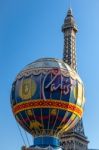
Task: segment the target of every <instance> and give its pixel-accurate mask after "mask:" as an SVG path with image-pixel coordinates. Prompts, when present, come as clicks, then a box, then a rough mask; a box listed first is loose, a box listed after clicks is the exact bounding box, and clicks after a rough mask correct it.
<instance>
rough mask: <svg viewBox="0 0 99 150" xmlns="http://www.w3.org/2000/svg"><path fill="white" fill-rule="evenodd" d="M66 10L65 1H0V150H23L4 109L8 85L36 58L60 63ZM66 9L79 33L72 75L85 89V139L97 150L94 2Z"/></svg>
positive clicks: (98, 42)
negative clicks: (76, 68)
mask: <svg viewBox="0 0 99 150" xmlns="http://www.w3.org/2000/svg"><path fill="white" fill-rule="evenodd" d="M67 9H68V0H17V1H16V0H9V1H8V0H0V83H1V84H0V100H1V105H0V114H1V117H0V135H1V136H0V149H2V150H6V149H7V150H14V149H15V150H20V147H21V146H22V145H23V141H22V139H21V136H20V133H19V130H18V128H17V125H16V122H15V119H14V117H13V114H12V111H11V107H10V91H11V84H12V82H13V80H14V79H15V77H16V75H17V73H18V72H19V71H20V70H21V69H22V68H23V67H24V66H25V65H26V64H28V63H30V62H32V61H34V60H36V59H38V58H41V57H55V58H62V54H63V34H62V32H61V26H62V24H63V21H64V18H65V16H66V12H67ZM72 9H73V13H74V16H75V19H76V23H77V25H78V28H79V32H78V34H77V64H78V70H79V74H80V76H81V78H82V79H83V81H84V83H85V89H86V105H85V112H84V117H83V121H84V128H85V134H86V136H87V137H88V139H89V141H90V144H89V148H99V0H72ZM29 138H30V140H31V143H32V139H31V137H30V136H29ZM25 139H26V138H25Z"/></svg>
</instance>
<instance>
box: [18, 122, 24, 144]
mask: <svg viewBox="0 0 99 150" xmlns="http://www.w3.org/2000/svg"><path fill="white" fill-rule="evenodd" d="M16 124H17V127H18V129H19V132H20V135H21V138H22V140H23V143H24V146H26V143H25V140H24V137H23V135H22V131H21V129H20V127H19V125H18V123H17V122H16Z"/></svg>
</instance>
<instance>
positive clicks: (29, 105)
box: [13, 100, 83, 118]
mask: <svg viewBox="0 0 99 150" xmlns="http://www.w3.org/2000/svg"><path fill="white" fill-rule="evenodd" d="M36 108H55V109H61V110H64V111H69V112H72V113H74V114H76V115H77V116H78V117H79V118H81V117H82V114H83V109H82V108H80V107H79V106H78V105H76V104H72V103H70V102H65V101H62V100H29V101H24V102H21V103H19V104H16V105H15V106H14V107H13V113H14V114H15V115H16V114H18V113H19V112H21V111H25V110H28V109H36Z"/></svg>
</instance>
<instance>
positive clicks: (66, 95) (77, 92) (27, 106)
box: [11, 58, 85, 149]
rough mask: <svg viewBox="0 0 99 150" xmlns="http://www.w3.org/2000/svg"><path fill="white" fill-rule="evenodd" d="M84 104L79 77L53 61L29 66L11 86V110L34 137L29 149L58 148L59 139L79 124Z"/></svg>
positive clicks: (58, 62)
mask: <svg viewBox="0 0 99 150" xmlns="http://www.w3.org/2000/svg"><path fill="white" fill-rule="evenodd" d="M84 103H85V98H84V86H83V82H82V80H81V79H80V77H79V75H78V74H77V73H76V72H75V71H74V70H73V69H71V68H70V67H69V66H68V65H67V64H66V63H64V62H63V61H62V60H58V59H55V58H42V59H38V60H36V61H34V62H32V63H30V64H28V65H27V66H26V67H25V68H24V69H23V70H22V71H21V72H20V73H19V74H18V75H17V77H16V79H15V81H14V82H13V84H12V91H11V107H12V111H13V114H14V116H15V119H16V120H17V122H18V123H19V124H20V126H21V127H22V128H24V129H25V130H26V131H27V132H28V133H30V134H31V135H32V136H33V137H34V145H33V146H31V148H35V147H39V149H40V148H47V147H48V146H50V147H51V148H54V149H57V148H59V147H60V141H59V136H60V135H61V134H62V133H63V132H66V131H68V130H70V129H72V128H73V127H74V126H75V125H76V124H77V123H78V121H79V120H80V119H81V117H82V115H83V107H84Z"/></svg>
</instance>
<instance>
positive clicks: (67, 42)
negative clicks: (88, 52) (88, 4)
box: [62, 8, 78, 70]
mask: <svg viewBox="0 0 99 150" xmlns="http://www.w3.org/2000/svg"><path fill="white" fill-rule="evenodd" d="M77 31H78V29H77V25H76V23H75V20H74V17H73V14H72V9H71V8H69V9H68V12H67V16H66V17H65V20H64V24H63V26H62V32H63V33H64V52H63V61H64V62H66V63H67V64H68V65H69V66H71V68H73V69H74V70H77V64H76V33H77Z"/></svg>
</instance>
